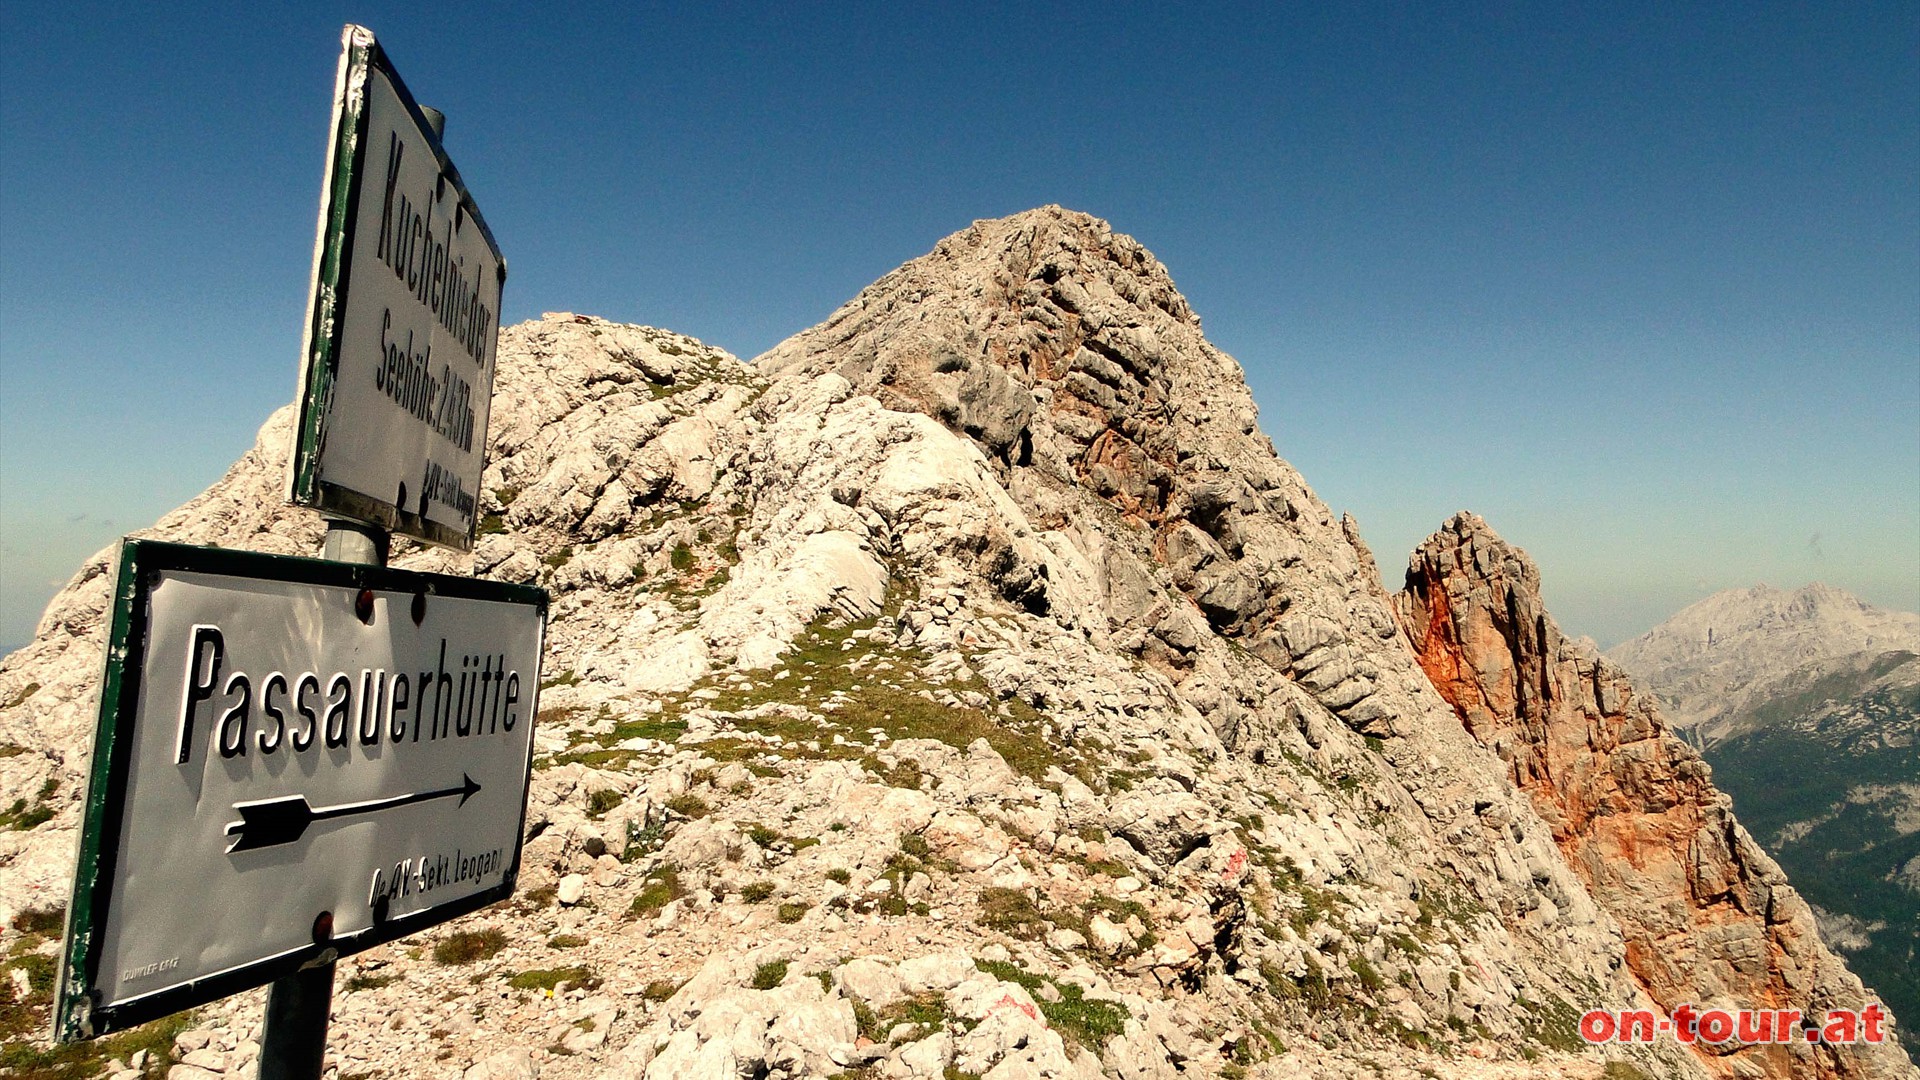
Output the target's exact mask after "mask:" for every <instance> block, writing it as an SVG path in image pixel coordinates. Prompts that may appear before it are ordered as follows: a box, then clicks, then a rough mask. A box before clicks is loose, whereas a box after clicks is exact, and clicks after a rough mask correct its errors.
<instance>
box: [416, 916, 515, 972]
mask: <svg viewBox="0 0 1920 1080" xmlns="http://www.w3.org/2000/svg"><path fill="white" fill-rule="evenodd" d="M506 947H507V935H506V934H505V933H503V932H502V931H500V930H498V929H496V928H494V927H491V926H490V927H488V928H486V929H485V930H459V931H455V932H454V933H451V934H448V935H447V936H446V937H444V938H442V939H441V940H439V941H438V942H435V943H434V946H433V962H434V963H436V964H448V965H459V964H474V963H478V962H480V961H482V960H491V959H493V957H494V956H496V955H497V954H498V953H499V952H500V950H501V949H504V948H506Z"/></svg>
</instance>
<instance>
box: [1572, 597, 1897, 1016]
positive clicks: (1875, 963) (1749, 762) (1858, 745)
mask: <svg viewBox="0 0 1920 1080" xmlns="http://www.w3.org/2000/svg"><path fill="white" fill-rule="evenodd" d="M1609 655H1610V656H1611V658H1612V659H1614V660H1615V661H1617V662H1618V663H1619V664H1620V665H1621V666H1622V667H1625V668H1627V669H1628V670H1629V671H1631V672H1633V673H1634V674H1635V675H1636V676H1637V677H1639V678H1641V679H1643V680H1644V681H1646V682H1647V683H1649V684H1650V685H1651V686H1652V687H1653V688H1654V689H1655V691H1656V692H1657V693H1658V694H1659V695H1660V696H1661V698H1662V699H1663V701H1664V702H1665V704H1666V705H1667V708H1668V711H1669V713H1670V715H1672V716H1673V717H1674V718H1675V720H1676V722H1677V723H1678V724H1680V725H1683V726H1684V727H1683V730H1685V731H1686V733H1687V734H1688V736H1689V737H1690V738H1691V739H1692V740H1693V741H1694V742H1695V743H1696V745H1698V746H1700V747H1702V749H1703V751H1704V754H1705V756H1706V758H1707V761H1708V763H1709V764H1711V765H1712V766H1713V767H1714V781H1715V783H1716V784H1717V785H1718V786H1719V787H1720V788H1721V789H1722V790H1724V791H1726V792H1728V793H1730V794H1731V795H1732V796H1733V798H1734V805H1735V809H1736V810H1737V811H1738V813H1739V815H1740V820H1741V821H1742V822H1743V823H1744V824H1745V825H1746V826H1747V828H1748V829H1750V830H1752V832H1753V834H1754V836H1755V837H1757V838H1758V839H1759V840H1760V842H1761V843H1762V844H1763V845H1765V846H1766V847H1767V849H1768V850H1769V851H1771V852H1772V853H1773V855H1774V857H1775V858H1776V859H1777V860H1779V862H1780V864H1781V865H1782V866H1783V867H1784V868H1785V869H1786V870H1787V873H1788V875H1789V876H1790V877H1791V878H1792V880H1793V882H1794V884H1795V886H1796V887H1797V888H1798V889H1799V890H1800V892H1801V893H1802V894H1803V895H1804V896H1805V897H1806V898H1807V900H1808V901H1809V902H1810V903H1812V904H1813V906H1814V912H1815V916H1816V918H1817V920H1818V922H1819V925H1820V932H1821V935H1822V936H1823V937H1824V938H1825V939H1826V940H1827V943H1828V944H1829V945H1830V946H1831V947H1833V948H1836V949H1839V950H1841V951H1842V952H1845V953H1846V954H1847V955H1848V958H1849V960H1850V962H1851V965H1852V967H1853V968H1854V970H1855V972H1856V973H1858V974H1859V975H1860V977H1861V978H1862V979H1863V980H1865V982H1866V983H1867V984H1868V985H1869V986H1871V987H1873V988H1874V989H1876V990H1877V991H1879V993H1880V995H1881V996H1882V998H1883V1000H1884V1001H1885V1002H1886V1003H1887V1004H1888V1005H1889V1006H1890V1007H1891V1008H1892V1009H1893V1011H1894V1013H1895V1015H1899V1016H1914V1015H1920V615H1915V614H1912V613H1909V612H1898V611H1885V610H1882V609H1879V608H1875V607H1872V606H1870V605H1868V604H1865V603H1863V602H1861V601H1860V600H1858V599H1856V598H1855V597H1853V596H1850V595H1848V594H1847V593H1845V592H1842V591H1840V590H1838V589H1835V588H1832V587H1830V586H1827V585H1819V584H1815V585H1808V586H1806V587H1805V588H1802V589H1797V590H1794V591H1792V592H1787V591H1785V590H1781V589H1775V588H1770V587H1768V586H1764V585H1761V586H1756V587H1754V588H1751V589H1734V590H1729V591H1727V592H1722V593H1718V594H1715V595H1714V596H1710V597H1708V598H1707V599H1705V600H1702V601H1700V602H1699V603H1697V604H1694V605H1693V606H1691V607H1689V608H1687V609H1686V610H1684V611H1681V612H1680V613H1679V614H1677V615H1675V616H1674V617H1673V618H1671V619H1669V620H1667V621H1666V622H1664V623H1662V624H1660V625H1659V626H1657V627H1655V628H1654V629H1653V630H1652V631H1650V632H1649V633H1647V634H1646V635H1644V636H1642V637H1639V638H1636V639H1634V640H1632V641H1629V642H1627V643H1625V644H1623V645H1621V646H1619V647H1618V648H1616V649H1614V650H1613V651H1612V652H1611V653H1610V654H1609Z"/></svg>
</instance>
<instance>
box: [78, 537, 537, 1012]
mask: <svg viewBox="0 0 1920 1080" xmlns="http://www.w3.org/2000/svg"><path fill="white" fill-rule="evenodd" d="M546 604H547V598H546V593H545V592H544V591H542V590H540V589H536V588H530V587H525V586H514V585H506V584H501V583H498V582H489V581H480V580H477V579H470V578H457V577H448V576H444V575H437V574H417V573H409V572H406V571H400V570H391V569H387V568H384V567H373V566H354V565H348V564H343V563H332V562H322V561H319V560H313V559H292V558H284V557H278V556H270V555H258V554H251V553H245V552H233V551H226V550H220V549H211V548H193V547H183V546H179V545H173V544H158V543H153V542H149V541H129V542H127V543H126V544H125V545H124V547H123V549H122V553H121V563H120V575H119V589H118V591H117V593H116V594H115V606H114V625H113V635H112V639H111V642H110V644H109V649H108V660H107V675H106V681H105V684H104V688H103V691H102V694H101V706H100V721H99V728H98V732H97V734H96V736H95V741H94V759H93V764H92V768H91V779H90V786H89V788H88V793H87V803H86V819H85V821H84V823H83V826H82V837H81V850H80V859H79V866H78V871H77V873H76V874H75V880H74V894H73V900H72V903H71V904H70V905H69V908H68V910H69V912H70V913H71V914H70V916H69V925H68V938H67V942H68V945H67V949H68V951H67V955H66V957H65V963H64V965H63V967H62V971H61V984H60V992H59V996H58V1002H59V1014H58V1016H57V1017H56V1030H57V1033H58V1034H59V1035H60V1036H61V1037H63V1038H85V1037H90V1036H93V1035H98V1034H104V1033H105V1032H107V1031H111V1030H116V1029H118V1028H122V1027H126V1026H129V1025H131V1024H136V1023H140V1022H143V1021H145V1020H148V1019H151V1018H153V1017H155V1016H161V1015H165V1014H167V1013H170V1012H174V1011H177V1010H179V1009H182V1008H187V1007H190V1006H192V1005H196V1004H200V1003H203V1002H206V1001H211V1000H213V999H215V998H219V997H223V996H226V995H228V994H231V993H234V992H236V991H238V990H241V989H245V988H247V987H251V986H257V985H260V984H262V983H265V982H269V981H271V980H273V979H276V978H279V977H282V976H284V975H287V974H290V973H291V972H293V971H295V970H297V969H298V968H299V967H300V966H301V965H303V964H306V963H310V962H313V961H316V960H324V959H326V958H327V957H328V954H329V951H330V950H331V952H332V954H334V955H345V954H348V953H352V952H357V951H359V950H361V949H365V948H368V947H370V946H372V945H375V944H378V943H380V942H383V941H389V940H392V939H393V938H396V937H399V936H401V935H404V934H407V933H411V932H413V931H415V930H419V929H421V928H423V927H426V926H429V925H432V924H434V923H437V922H441V921H444V920H446V919H449V918H452V917H454V916H456V915H460V914H463V913H465V912H468V911H472V910H474V909H475V908H478V907H481V906H483V905H485V904H488V903H492V902H493V901H495V900H499V899H502V898H504V897H505V896H507V895H509V894H511V893H512V891H513V883H514V879H515V876H516V874H517V872H518V869H519V864H520V839H521V836H522V835H523V826H524V824H525V818H526V793H527V780H528V776H529V772H528V770H529V768H530V765H531V754H532V745H533V717H534V710H535V697H536V696H537V692H538V688H539V684H540V656H541V647H542V639H543V636H544V632H545V622H546Z"/></svg>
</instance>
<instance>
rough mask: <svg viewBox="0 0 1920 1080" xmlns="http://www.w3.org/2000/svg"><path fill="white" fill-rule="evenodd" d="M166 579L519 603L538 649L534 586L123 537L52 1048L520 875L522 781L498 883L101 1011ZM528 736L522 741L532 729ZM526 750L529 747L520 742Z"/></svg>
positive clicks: (309, 958) (463, 902)
mask: <svg viewBox="0 0 1920 1080" xmlns="http://www.w3.org/2000/svg"><path fill="white" fill-rule="evenodd" d="M165 571H187V572H191V573H202V574H213V575H220V576H224V577H232V578H242V579H247V580H253V581H278V582H287V583H291V584H300V585H320V586H330V587H335V588H341V589H352V590H355V591H356V592H357V591H358V590H362V589H371V590H373V591H374V592H376V593H397V594H400V595H404V596H408V597H418V596H423V595H424V596H428V597H432V596H445V597H452V598H458V599H468V600H484V601H491V602H495V603H506V604H520V605H524V606H528V607H532V608H534V609H536V610H537V611H538V612H539V615H540V619H541V622H542V625H543V629H542V634H541V638H542V648H541V652H542V653H543V654H544V652H545V630H544V624H545V621H546V617H547V591H546V590H545V589H541V588H537V587H535V586H531V585H513V584H509V583H507V582H501V581H485V580H482V579H479V578H466V577H453V576H451V575H447V574H424V573H419V572H416V571H411V570H395V569H392V568H389V567H385V566H361V565H356V564H353V563H338V562H328V561H325V560H322V559H302V558H295V557H292V556H287V555H263V554H261V553H259V552H252V551H233V550H229V549H225V548H208V547H193V546H189V545H186V544H168V543H162V542H160V541H157V540H126V541H122V543H121V545H120V568H119V574H118V576H117V577H116V578H115V584H114V590H113V627H112V630H111V632H110V633H109V636H108V638H107V658H106V675H105V676H104V678H103V679H102V680H101V690H100V716H99V720H98V723H97V724H96V726H95V729H94V738H93V759H92V761H91V762H90V763H89V766H88V775H87V797H86V802H85V803H84V804H83V809H82V815H83V816H82V820H81V826H80V854H79V858H78V860H77V864H76V866H75V869H74V875H73V893H72V896H71V897H70V899H69V901H68V903H67V933H66V947H65V949H64V950H63V952H62V954H61V962H60V978H59V982H58V984H57V988H56V990H55V992H54V1021H53V1025H54V1038H56V1039H58V1040H59V1041H62V1042H72V1041H75V1040H79V1039H91V1038H95V1037H97V1036H100V1035H106V1034H109V1033H111V1032H114V1031H119V1030H122V1029H124V1028H129V1027H132V1026H134V1025H136V1024H143V1023H145V1022H147V1021H148V1020H153V1019H156V1018H158V1017H162V1016H166V1015H168V1014H170V1013H175V1012H179V1011H180V1010H181V1009H188V1008H192V1007H193V1006H195V1005H203V1004H205V1003H207V1002H209V1001H214V1000H217V999H219V998H223V997H227V996H228V995H230V994H237V993H239V992H241V991H243V990H249V989H252V988H253V987H256V986H262V985H264V984H266V983H269V982H272V981H273V980H275V979H279V978H284V977H285V976H288V975H292V974H294V973H295V972H296V971H299V970H300V969H301V968H302V967H305V966H307V965H310V964H313V963H316V962H325V961H326V960H327V959H330V958H331V957H330V956H329V955H328V954H329V953H330V954H331V955H332V956H335V957H337V956H350V955H352V954H354V953H357V952H362V951H364V950H366V949H370V948H372V947H373V946H375V945H379V944H383V943H385V942H388V941H393V940H395V939H396V938H401V937H405V936H406V935H408V934H411V933H415V932H417V931H419V930H423V929H425V928H427V927H429V926H433V925H435V924H436V923H441V922H445V921H447V920H448V919H452V918H456V917H458V916H460V915H465V914H467V913H468V912H471V911H475V910H478V909H479V908H483V907H486V906H487V905H488V904H492V903H495V902H497V901H500V900H504V899H506V898H507V897H509V896H512V895H513V888H514V884H515V882H516V880H517V879H518V877H519V874H520V845H521V838H522V837H523V836H524V835H525V833H526V818H527V803H526V785H525V784H524V783H523V784H522V787H521V796H520V825H519V828H518V830H517V831H516V832H515V834H514V843H513V859H512V861H511V862H509V863H508V865H507V868H506V870H505V872H504V873H503V875H502V877H501V882H500V884H499V885H497V886H494V887H493V888H490V889H485V890H482V891H480V892H477V893H473V894H471V895H468V896H463V897H461V898H459V899H457V900H452V901H449V902H447V903H445V904H441V905H438V906H435V907H431V908H428V909H426V910H424V911H417V912H414V913H412V914H410V915H405V916H402V917H400V918H397V919H393V920H390V921H387V922H382V923H376V924H375V925H373V926H371V927H368V928H367V929H365V930H363V931H360V932H359V933H357V934H346V935H342V936H340V937H335V938H332V939H330V940H328V941H326V942H316V943H315V944H313V945H310V946H308V947H307V948H304V949H301V950H300V951H298V952H296V953H293V954H290V955H285V956H279V957H274V958H271V959H268V960H262V961H256V962H254V963H251V964H246V965H243V966H241V967H238V968H234V969H232V970H229V971H224V972H221V973H220V974H218V975H214V976H210V977H207V978H204V979H199V980H196V981H194V982H189V983H186V984H183V985H181V986H176V987H173V988H171V989H167V990H161V991H157V992H155V993H153V994H150V995H143V996H141V997H139V998H137V999H134V1000H132V1001H128V1002H124V1003H121V1004H119V1005H103V1004H101V1003H100V1002H99V1000H98V991H97V990H96V989H94V987H95V986H96V984H97V982H98V978H99V967H100V955H99V950H98V949H97V948H96V945H97V937H98V935H99V933H100V932H101V931H102V930H104V928H105V927H106V924H107V911H108V909H109V908H110V907H111V905H112V903H113V896H112V891H113V874H114V868H115V864H116V863H117V861H118V859H119V854H120V825H121V820H122V818H123V817H124V816H125V813H124V812H125V809H126V783H127V773H128V771H129V770H130V769H131V767H132V763H133V751H134V743H135V741H136V733H135V731H134V730H133V729H134V723H135V719H136V713H137V711H138V709H139V704H140V679H141V660H142V659H143V657H144V654H145V651H146V637H147V613H148V593H149V590H150V589H151V588H152V585H153V582H154V580H155V578H156V576H157V575H158V574H159V573H161V572H165ZM542 659H544V656H543V657H542ZM533 676H534V677H533V687H534V693H533V697H532V699H531V700H530V701H529V703H528V710H529V711H528V716H529V721H528V722H529V724H531V723H533V722H534V721H533V720H532V717H534V716H536V715H537V714H538V713H539V709H540V691H539V687H540V671H539V661H538V660H536V662H535V666H534V673H533ZM528 739H529V740H531V739H532V731H531V729H529V731H528ZM528 745H529V746H531V745H532V743H531V741H529V743H528ZM532 767H533V757H532V754H531V753H529V754H528V756H527V768H528V773H527V776H528V779H529V780H531V778H532Z"/></svg>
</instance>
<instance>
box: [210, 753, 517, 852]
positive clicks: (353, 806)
mask: <svg viewBox="0 0 1920 1080" xmlns="http://www.w3.org/2000/svg"><path fill="white" fill-rule="evenodd" d="M460 781H461V782H460V786H459V787H450V788H442V789H440V790H439V791H416V792H414V793H413V794H411V795H395V796H393V797H392V798H387V799H371V800H369V801H367V802H357V803H341V804H340V805H339V806H323V807H321V808H320V809H318V810H315V809H314V808H313V807H312V806H309V805H308V804H307V797H306V796H305V795H286V796H282V797H281V798H278V799H261V800H259V801H258V802H243V803H234V804H233V808H234V809H235V810H238V811H239V812H240V820H239V821H234V822H229V823H228V824H227V835H228V836H231V837H233V843H231V844H228V845H227V854H229V855H231V854H233V853H234V852H236V851H252V850H253V849H255V848H264V847H276V846H278V845H280V844H291V843H293V842H294V841H295V840H298V839H300V838H301V837H302V836H304V835H306V831H307V826H309V825H311V824H313V823H314V822H316V821H325V820H326V819H328V818H338V817H353V816H356V815H359V814H373V813H378V812H379V811H381V810H391V809H393V808H394V807H396V806H405V805H407V804H408V803H417V802H426V801H427V800H429V799H444V798H446V797H448V796H449V795H458V796H460V805H461V806H465V805H466V804H467V800H468V799H471V798H473V794H474V792H476V791H479V790H480V785H479V784H476V783H474V782H473V777H471V776H468V775H467V774H466V773H461V774H460Z"/></svg>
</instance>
